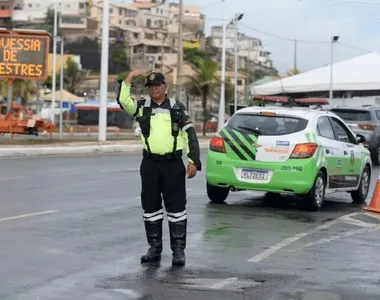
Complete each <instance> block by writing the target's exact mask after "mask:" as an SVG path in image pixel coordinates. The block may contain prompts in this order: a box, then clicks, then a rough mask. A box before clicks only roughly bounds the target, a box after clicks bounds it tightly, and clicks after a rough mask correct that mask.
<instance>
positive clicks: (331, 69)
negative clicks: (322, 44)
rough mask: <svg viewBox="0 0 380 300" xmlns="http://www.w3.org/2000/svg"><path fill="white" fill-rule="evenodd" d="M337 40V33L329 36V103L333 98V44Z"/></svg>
mask: <svg viewBox="0 0 380 300" xmlns="http://www.w3.org/2000/svg"><path fill="white" fill-rule="evenodd" d="M338 40H339V36H338V35H334V36H333V37H332V38H331V49H330V93H329V103H330V104H331V102H332V99H333V69H334V44H335V43H337V42H338Z"/></svg>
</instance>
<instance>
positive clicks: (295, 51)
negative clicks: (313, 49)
mask: <svg viewBox="0 0 380 300" xmlns="http://www.w3.org/2000/svg"><path fill="white" fill-rule="evenodd" d="M295 70H297V40H294V71H295Z"/></svg>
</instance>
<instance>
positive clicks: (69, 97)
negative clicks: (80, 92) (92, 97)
mask: <svg viewBox="0 0 380 300" xmlns="http://www.w3.org/2000/svg"><path fill="white" fill-rule="evenodd" d="M62 94H63V95H62V98H63V102H70V103H82V102H84V101H85V99H84V98H83V97H78V96H76V95H74V94H71V93H70V92H68V91H66V90H62ZM40 99H41V100H43V101H53V93H50V94H46V95H41V96H40ZM55 100H56V101H57V102H61V90H58V91H56V92H55Z"/></svg>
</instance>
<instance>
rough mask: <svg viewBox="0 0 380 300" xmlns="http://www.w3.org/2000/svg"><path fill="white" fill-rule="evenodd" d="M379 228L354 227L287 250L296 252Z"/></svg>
mask: <svg viewBox="0 0 380 300" xmlns="http://www.w3.org/2000/svg"><path fill="white" fill-rule="evenodd" d="M379 229H380V227H379V226H372V227H371V228H361V229H355V230H351V231H347V232H345V233H342V234H340V235H334V236H331V237H329V238H325V239H320V240H319V241H316V242H313V243H309V244H306V245H304V246H301V247H299V248H297V249H292V250H289V251H288V252H297V251H299V250H301V249H303V248H309V247H312V246H316V245H320V244H324V243H328V242H331V241H334V240H337V239H341V238H344V237H347V236H352V235H357V234H363V233H367V232H371V231H376V230H379Z"/></svg>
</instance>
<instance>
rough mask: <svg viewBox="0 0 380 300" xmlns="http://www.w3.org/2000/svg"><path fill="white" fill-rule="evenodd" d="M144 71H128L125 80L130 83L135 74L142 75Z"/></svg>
mask: <svg viewBox="0 0 380 300" xmlns="http://www.w3.org/2000/svg"><path fill="white" fill-rule="evenodd" d="M145 73H146V72H144V71H142V70H133V71H131V72H129V74H128V76H127V78H125V82H126V83H128V84H130V83H131V82H132V80H133V79H135V77H137V76H140V75H144V74H145Z"/></svg>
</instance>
